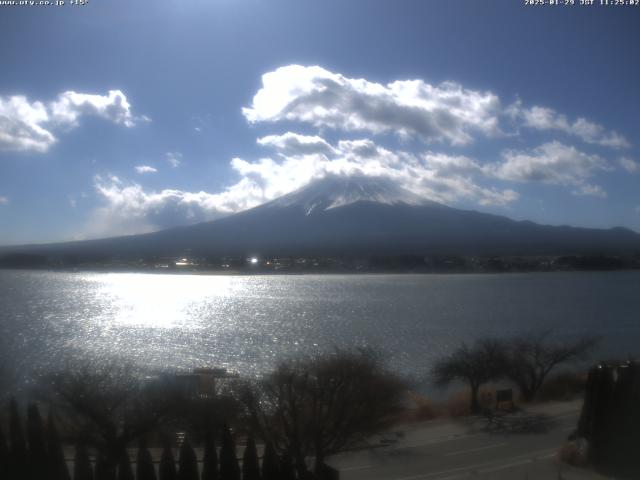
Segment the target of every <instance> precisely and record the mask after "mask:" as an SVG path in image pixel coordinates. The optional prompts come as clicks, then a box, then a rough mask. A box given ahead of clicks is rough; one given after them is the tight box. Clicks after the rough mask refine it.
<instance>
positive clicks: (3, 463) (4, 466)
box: [0, 429, 9, 478]
mask: <svg viewBox="0 0 640 480" xmlns="http://www.w3.org/2000/svg"><path fill="white" fill-rule="evenodd" d="M8 477H9V446H8V445H7V440H6V439H5V438H4V434H3V433H2V429H0V478H8Z"/></svg>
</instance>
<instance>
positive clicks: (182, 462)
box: [178, 438, 198, 480]
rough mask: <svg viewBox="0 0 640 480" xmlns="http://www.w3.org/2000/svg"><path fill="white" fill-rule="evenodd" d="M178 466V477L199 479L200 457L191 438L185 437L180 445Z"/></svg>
mask: <svg viewBox="0 0 640 480" xmlns="http://www.w3.org/2000/svg"><path fill="white" fill-rule="evenodd" d="M178 467H179V468H178V478H179V479H180V480H198V459H197V458H196V452H195V451H194V450H193V447H192V446H191V443H190V442H189V438H185V439H184V441H183V442H182V445H181V446H180V458H179V459H178Z"/></svg>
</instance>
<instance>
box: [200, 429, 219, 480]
mask: <svg viewBox="0 0 640 480" xmlns="http://www.w3.org/2000/svg"><path fill="white" fill-rule="evenodd" d="M202 480H218V453H217V452H216V442H215V436H214V434H213V432H211V431H209V432H207V435H206V438H205V442H204V456H203V458H202Z"/></svg>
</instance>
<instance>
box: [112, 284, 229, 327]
mask: <svg viewBox="0 0 640 480" xmlns="http://www.w3.org/2000/svg"><path fill="white" fill-rule="evenodd" d="M179 277H180V278H179V281H176V275H164V274H163V275H159V274H156V275H140V274H112V275H108V277H107V281H106V282H105V283H104V284H103V286H102V288H101V289H100V292H99V295H100V296H101V297H103V298H108V299H109V300H110V301H109V302H108V303H109V305H111V309H110V311H109V312H105V314H106V317H107V318H108V321H109V322H110V323H114V324H117V325H120V326H123V325H125V326H140V327H152V328H172V327H176V326H180V327H181V328H198V327H199V326H198V325H197V324H193V323H192V319H193V317H194V315H193V309H195V308H198V305H199V304H201V302H202V301H203V299H206V298H207V297H210V301H213V302H224V301H225V298H226V297H228V296H229V295H231V291H232V290H234V291H235V290H237V288H232V287H233V285H232V284H231V283H230V282H228V281H216V280H218V279H215V278H212V277H204V276H199V275H179ZM219 280H222V279H219ZM234 293H235V294H237V293H238V292H234Z"/></svg>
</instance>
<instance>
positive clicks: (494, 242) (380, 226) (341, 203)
mask: <svg viewBox="0 0 640 480" xmlns="http://www.w3.org/2000/svg"><path fill="white" fill-rule="evenodd" d="M17 251H19V252H25V253H39V254H47V255H61V254H76V255H103V256H114V255H116V256H120V257H125V258H134V257H135V258H143V257H148V256H151V255H182V254H185V253H190V254H193V255H208V256H233V255H237V256H245V255H262V256H270V255H272V256H294V255H341V256H354V255H358V256H361V255H362V256H365V255H400V254H418V255H432V254H457V255H573V254H629V253H639V252H640V235H639V234H638V233H635V232H633V231H631V230H628V229H625V228H612V229H607V230H605V229H589V228H575V227H569V226H547V225H539V224H536V223H533V222H529V221H515V220H511V219H509V218H506V217H503V216H498V215H491V214H487V213H480V212H477V211H469V210H460V209H456V208H451V207H448V206H445V205H442V204H439V203H436V202H433V201H430V200H427V199H424V198H422V197H420V196H418V195H416V194H414V193H412V192H410V191H408V190H405V189H403V188H401V187H399V186H398V185H397V184H395V183H394V182H393V181H391V180H388V179H381V178H378V177H365V176H356V177H342V176H327V177H325V178H322V179H319V180H316V181H314V182H312V183H310V184H308V185H306V186H304V187H302V188H301V189H299V190H297V191H294V192H292V193H289V194H287V195H284V196H282V197H280V198H277V199H275V200H272V201H270V202H268V203H265V204H263V205H260V206H258V207H255V208H252V209H250V210H246V211H243V212H240V213H236V214H234V215H231V216H228V217H225V218H221V219H218V220H214V221H211V222H205V223H200V224H196V225H191V226H187V227H179V228H172V229H168V230H163V231H159V232H154V233H149V234H144V235H133V236H126V237H116V238H107V239H102V240H89V241H82V242H69V243H60V244H49V245H31V246H26V247H12V248H9V247H7V248H4V249H2V251H0V253H9V252H17Z"/></svg>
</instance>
